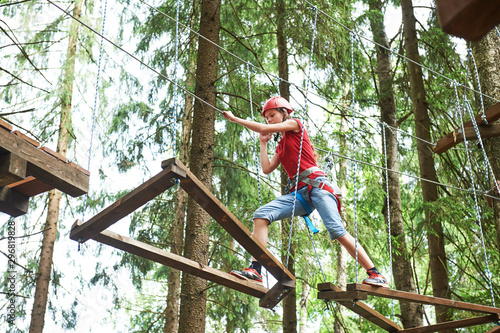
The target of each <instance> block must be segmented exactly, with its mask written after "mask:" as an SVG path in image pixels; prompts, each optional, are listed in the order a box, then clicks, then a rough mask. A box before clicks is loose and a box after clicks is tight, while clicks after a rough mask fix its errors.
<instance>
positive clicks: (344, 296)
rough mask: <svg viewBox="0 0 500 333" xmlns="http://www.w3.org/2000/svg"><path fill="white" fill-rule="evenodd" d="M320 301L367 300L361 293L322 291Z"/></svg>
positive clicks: (364, 294) (363, 293)
mask: <svg viewBox="0 0 500 333" xmlns="http://www.w3.org/2000/svg"><path fill="white" fill-rule="evenodd" d="M321 297H322V299H331V300H333V301H354V302H357V301H362V300H367V299H368V294H367V293H365V292H363V291H356V290H355V291H322V292H321Z"/></svg>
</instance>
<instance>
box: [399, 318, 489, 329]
mask: <svg viewBox="0 0 500 333" xmlns="http://www.w3.org/2000/svg"><path fill="white" fill-rule="evenodd" d="M497 320H498V315H497V314H490V315H487V316H481V317H474V318H467V319H460V320H454V321H447V322H444V323H439V324H435V325H428V326H422V327H414V328H407V329H404V330H402V331H400V333H402V332H405V333H426V332H441V331H446V332H448V331H447V330H452V329H455V328H463V327H470V326H476V325H481V324H487V323H491V322H494V321H497Z"/></svg>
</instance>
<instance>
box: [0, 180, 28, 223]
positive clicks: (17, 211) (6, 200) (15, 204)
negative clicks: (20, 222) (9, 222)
mask: <svg viewBox="0 0 500 333" xmlns="http://www.w3.org/2000/svg"><path fill="white" fill-rule="evenodd" d="M29 200H30V198H29V197H27V196H25V195H24V194H21V193H19V192H17V191H14V190H11V189H10V188H8V187H7V186H4V187H0V212H4V213H7V214H9V215H10V216H14V217H17V216H21V215H24V214H26V213H27V212H28V206H29Z"/></svg>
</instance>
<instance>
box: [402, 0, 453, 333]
mask: <svg viewBox="0 0 500 333" xmlns="http://www.w3.org/2000/svg"><path fill="white" fill-rule="evenodd" d="M401 9H402V12H403V26H404V36H405V48H406V56H407V57H408V58H409V59H411V60H412V61H415V62H416V63H418V64H420V63H421V61H420V55H419V53H418V39H417V32H416V29H415V16H414V13H413V4H412V1H411V0H402V1H401ZM412 61H408V71H409V75H410V90H411V100H412V104H413V114H414V118H415V133H416V135H417V137H419V138H421V139H423V140H426V141H427V142H432V138H431V130H430V118H429V114H428V110H427V105H428V104H427V100H426V97H425V88H424V81H423V78H422V68H421V67H420V66H419V65H417V64H415V63H413V62H412ZM417 150H418V160H419V166H420V177H422V178H425V179H429V180H432V181H436V182H437V175H436V169H435V166H434V157H433V153H432V147H431V145H430V144H428V143H426V142H424V141H422V140H418V141H417ZM421 186H422V196H423V201H424V204H426V203H432V202H434V201H436V200H437V199H438V191H437V186H436V185H435V184H433V183H430V182H427V181H421ZM425 219H426V223H427V240H428V246H429V261H430V268H431V278H432V290H433V295H434V296H435V297H442V298H450V290H449V288H448V283H449V280H448V271H447V264H446V253H445V249H444V236H443V226H442V224H441V221H439V220H437V219H435V217H434V214H433V213H432V211H431V209H429V208H426V209H425ZM435 310H436V321H437V322H438V323H442V322H445V321H449V320H451V319H452V313H451V311H448V308H446V307H444V306H436V307H435ZM451 331H453V330H450V332H451Z"/></svg>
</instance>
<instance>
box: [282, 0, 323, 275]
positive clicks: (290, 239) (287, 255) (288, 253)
mask: <svg viewBox="0 0 500 333" xmlns="http://www.w3.org/2000/svg"><path fill="white" fill-rule="evenodd" d="M312 9H313V10H314V24H313V35H312V41H311V53H310V56H309V68H308V73H307V80H306V95H305V114H307V110H308V107H309V106H308V100H309V98H308V92H309V84H310V81H311V66H312V58H313V51H314V39H315V38H316V21H317V19H318V11H317V9H316V7H313V8H312ZM305 119H306V118H305V115H304V117H303V118H302V131H301V133H300V147H299V158H298V162H297V174H296V176H295V187H294V188H295V192H294V197H293V206H292V217H291V221H290V234H289V236H288V250H287V252H286V267H288V260H289V258H290V246H291V244H292V232H293V218H294V216H295V205H296V203H297V191H298V188H297V186H298V185H299V174H300V160H301V158H302V144H303V141H304V131H305V129H304V126H305ZM320 266H321V263H320Z"/></svg>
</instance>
